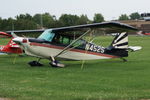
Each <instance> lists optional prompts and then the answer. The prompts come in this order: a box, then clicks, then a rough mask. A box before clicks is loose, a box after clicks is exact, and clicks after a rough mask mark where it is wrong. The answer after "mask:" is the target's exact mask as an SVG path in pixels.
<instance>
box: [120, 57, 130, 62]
mask: <svg viewBox="0 0 150 100" xmlns="http://www.w3.org/2000/svg"><path fill="white" fill-rule="evenodd" d="M120 59H122V60H123V62H127V61H128V60H127V59H125V58H120Z"/></svg>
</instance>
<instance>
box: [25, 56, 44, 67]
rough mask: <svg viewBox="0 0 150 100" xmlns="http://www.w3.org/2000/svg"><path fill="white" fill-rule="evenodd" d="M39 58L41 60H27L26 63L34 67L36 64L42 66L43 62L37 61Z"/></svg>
mask: <svg viewBox="0 0 150 100" xmlns="http://www.w3.org/2000/svg"><path fill="white" fill-rule="evenodd" d="M40 60H41V58H39V59H38V61H31V62H29V63H28V64H29V65H30V66H31V67H36V66H38V67H41V66H43V64H41V63H39V62H40Z"/></svg>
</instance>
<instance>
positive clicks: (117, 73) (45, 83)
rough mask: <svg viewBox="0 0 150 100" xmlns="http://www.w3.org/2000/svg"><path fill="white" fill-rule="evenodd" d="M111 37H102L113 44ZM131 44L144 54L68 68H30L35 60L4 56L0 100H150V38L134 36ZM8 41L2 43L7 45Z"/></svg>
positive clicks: (72, 64)
mask: <svg viewBox="0 0 150 100" xmlns="http://www.w3.org/2000/svg"><path fill="white" fill-rule="evenodd" d="M111 39H112V38H111V37H98V38H96V40H95V42H96V43H97V44H101V42H102V41H103V43H102V44H104V45H106V44H109V41H110V40H111ZM129 40H130V45H140V46H142V47H143V49H142V50H141V51H138V52H133V53H130V56H129V57H128V58H127V59H128V62H122V61H121V60H120V59H110V60H94V61H86V62H85V64H84V67H83V69H81V65H82V61H62V62H63V63H65V64H66V65H67V67H66V68H52V67H50V65H49V64H48V63H49V61H47V60H42V63H44V66H43V67H34V68H33V67H30V66H29V65H28V64H27V62H29V61H31V60H35V59H36V58H32V57H17V58H16V63H15V64H13V61H14V58H15V56H16V55H1V56H0V98H10V99H12V100H147V99H150V37H136V36H130V37H129ZM6 41H7V40H4V39H1V40H0V42H1V43H4V44H6V43H5V42H6Z"/></svg>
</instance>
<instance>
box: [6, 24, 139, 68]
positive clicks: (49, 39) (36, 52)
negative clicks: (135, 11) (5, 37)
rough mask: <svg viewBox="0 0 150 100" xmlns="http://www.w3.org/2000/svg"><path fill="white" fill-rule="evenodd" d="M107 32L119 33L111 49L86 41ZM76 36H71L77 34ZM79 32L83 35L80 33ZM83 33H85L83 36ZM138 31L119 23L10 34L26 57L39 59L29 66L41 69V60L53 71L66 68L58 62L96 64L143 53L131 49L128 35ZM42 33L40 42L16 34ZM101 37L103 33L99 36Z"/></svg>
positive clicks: (36, 39) (39, 38)
mask: <svg viewBox="0 0 150 100" xmlns="http://www.w3.org/2000/svg"><path fill="white" fill-rule="evenodd" d="M97 29H99V30H101V31H105V32H106V33H107V34H110V33H111V32H113V33H114V32H117V33H119V34H117V35H116V36H115V38H114V40H113V41H112V43H111V44H110V45H109V46H108V47H103V46H99V45H96V44H94V43H92V40H90V41H86V40H84V39H83V37H85V35H87V34H93V33H94V31H95V30H97ZM75 31H76V33H72V32H75ZM78 31H80V32H78ZM83 31H84V32H83ZM130 31H137V29H136V28H134V27H132V26H129V25H127V24H123V23H119V22H102V23H94V24H85V25H76V26H68V27H60V28H51V29H41V30H18V31H7V33H11V34H12V35H13V37H14V39H13V40H12V41H14V42H15V43H16V44H18V45H19V46H20V48H21V49H22V50H23V52H24V53H25V54H26V55H29V56H33V57H37V58H38V60H37V61H31V62H29V63H28V64H29V65H30V66H42V65H43V64H41V63H40V60H41V59H48V60H50V61H51V63H50V65H51V66H52V67H60V68H62V67H65V65H64V64H62V63H60V62H59V61H58V60H56V59H57V58H63V59H71V60H94V59H111V58H121V59H122V60H123V61H127V60H126V59H125V58H124V57H128V52H129V50H131V51H137V50H140V49H141V47H140V46H136V47H134V46H128V33H127V32H130ZM27 32H30V33H34V32H43V33H42V34H41V35H40V36H39V37H38V38H27V37H19V36H17V35H16V34H15V33H18V34H19V33H27ZM99 34H101V33H99Z"/></svg>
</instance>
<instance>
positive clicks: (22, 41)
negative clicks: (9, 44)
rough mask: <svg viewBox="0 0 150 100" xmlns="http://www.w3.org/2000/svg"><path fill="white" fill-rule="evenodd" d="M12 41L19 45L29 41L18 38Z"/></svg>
mask: <svg viewBox="0 0 150 100" xmlns="http://www.w3.org/2000/svg"><path fill="white" fill-rule="evenodd" d="M12 41H13V42H15V43H17V44H21V43H26V42H27V39H25V38H22V37H16V38H14V39H12Z"/></svg>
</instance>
